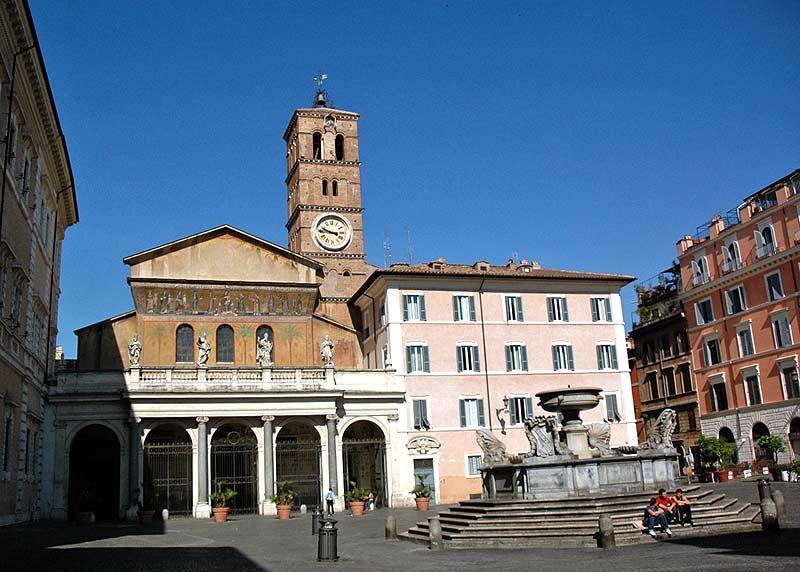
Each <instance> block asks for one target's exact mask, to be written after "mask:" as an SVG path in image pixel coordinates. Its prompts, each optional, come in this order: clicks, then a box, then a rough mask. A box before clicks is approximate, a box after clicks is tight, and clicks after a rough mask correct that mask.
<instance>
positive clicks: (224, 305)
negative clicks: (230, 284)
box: [219, 290, 233, 314]
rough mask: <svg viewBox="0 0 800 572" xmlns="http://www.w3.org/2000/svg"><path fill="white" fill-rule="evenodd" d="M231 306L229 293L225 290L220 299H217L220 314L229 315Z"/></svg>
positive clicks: (231, 301)
mask: <svg viewBox="0 0 800 572" xmlns="http://www.w3.org/2000/svg"><path fill="white" fill-rule="evenodd" d="M232 305H233V300H232V299H231V293H230V291H229V290H225V292H224V293H223V294H222V298H220V299H219V308H220V312H222V313H223V314H228V313H230V311H231V306H232Z"/></svg>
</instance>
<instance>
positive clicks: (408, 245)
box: [406, 227, 414, 264]
mask: <svg viewBox="0 0 800 572" xmlns="http://www.w3.org/2000/svg"><path fill="white" fill-rule="evenodd" d="M406 254H407V255H408V263H409V264H414V243H413V242H411V229H410V228H408V227H406Z"/></svg>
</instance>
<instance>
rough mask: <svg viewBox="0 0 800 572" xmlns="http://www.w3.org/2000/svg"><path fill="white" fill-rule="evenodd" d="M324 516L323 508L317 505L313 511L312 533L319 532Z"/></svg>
mask: <svg viewBox="0 0 800 572" xmlns="http://www.w3.org/2000/svg"><path fill="white" fill-rule="evenodd" d="M321 517H322V509H320V508H319V507H318V506H315V507H314V508H313V510H312V511H311V534H312V535H314V534H317V533H318V532H319V527H320V525H321V523H320V518H321Z"/></svg>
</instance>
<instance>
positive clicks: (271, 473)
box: [261, 415, 278, 514]
mask: <svg viewBox="0 0 800 572" xmlns="http://www.w3.org/2000/svg"><path fill="white" fill-rule="evenodd" d="M261 421H263V422H264V426H263V431H264V434H263V441H264V447H263V455H264V458H263V459H264V462H263V464H262V466H261V476H262V481H263V483H262V484H263V490H264V498H263V499H262V502H261V514H277V512H278V511H277V508H276V507H275V503H273V502H272V501H271V500H270V498H271V497H272V495H273V494H274V493H275V450H274V447H273V438H274V436H273V429H272V423H273V421H275V417H273V416H272V415H264V416H263V417H261Z"/></svg>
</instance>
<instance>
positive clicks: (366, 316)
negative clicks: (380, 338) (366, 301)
mask: <svg viewBox="0 0 800 572" xmlns="http://www.w3.org/2000/svg"><path fill="white" fill-rule="evenodd" d="M369 323H370V313H369V312H364V313H363V314H362V315H361V324H362V329H361V333H362V334H363V336H364V339H365V340H366V339H368V338H369V336H370V334H371V332H370V329H369Z"/></svg>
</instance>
